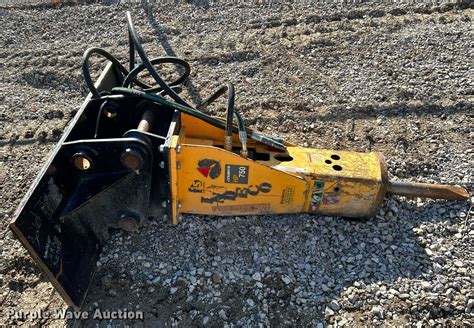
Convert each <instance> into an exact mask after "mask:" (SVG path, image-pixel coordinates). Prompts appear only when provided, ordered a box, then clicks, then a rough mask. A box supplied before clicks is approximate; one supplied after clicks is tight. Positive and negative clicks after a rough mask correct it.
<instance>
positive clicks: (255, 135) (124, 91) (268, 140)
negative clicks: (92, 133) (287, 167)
mask: <svg viewBox="0 0 474 328" xmlns="http://www.w3.org/2000/svg"><path fill="white" fill-rule="evenodd" d="M112 94H113V95H117V94H120V95H128V96H135V97H140V98H143V99H147V100H150V101H153V102H155V103H158V104H161V105H164V106H168V107H171V108H173V109H176V110H177V111H180V112H183V113H186V114H189V115H191V116H194V117H197V118H199V119H201V120H203V121H204V122H206V123H209V124H211V125H213V126H215V127H218V128H220V129H225V128H226V123H225V122H223V121H222V120H220V119H217V118H215V117H212V116H209V115H206V114H204V113H203V112H200V111H198V110H196V109H194V108H192V107H188V106H184V105H181V104H178V103H176V102H172V101H169V100H167V99H165V98H163V97H162V96H160V95H157V94H152V93H146V92H143V91H140V90H135V89H128V88H120V87H119V88H113V89H112ZM239 116H240V115H239ZM240 121H241V123H243V120H242V118H240ZM232 131H233V132H235V133H238V132H239V130H238V128H236V127H232ZM250 137H251V138H252V139H254V140H257V141H260V142H262V143H264V144H266V145H268V146H271V147H274V148H277V149H282V150H286V147H285V145H284V144H283V143H282V142H280V141H278V140H276V139H275V138H272V137H269V136H266V135H264V134H262V133H259V132H257V131H252V132H251V133H250Z"/></svg>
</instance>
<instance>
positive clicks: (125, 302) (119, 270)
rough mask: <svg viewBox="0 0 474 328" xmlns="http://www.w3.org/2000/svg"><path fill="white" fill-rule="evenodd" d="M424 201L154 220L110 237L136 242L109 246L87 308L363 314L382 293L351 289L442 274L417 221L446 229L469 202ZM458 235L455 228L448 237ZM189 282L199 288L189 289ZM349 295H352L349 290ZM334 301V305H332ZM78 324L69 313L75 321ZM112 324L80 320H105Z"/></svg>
mask: <svg viewBox="0 0 474 328" xmlns="http://www.w3.org/2000/svg"><path fill="white" fill-rule="evenodd" d="M425 204H426V205H422V206H417V205H416V204H415V203H414V202H409V203H404V204H402V205H400V204H399V203H398V202H396V201H395V200H393V199H390V200H388V201H386V204H385V206H384V210H383V211H382V213H381V214H382V215H380V216H379V217H378V218H374V219H371V220H367V221H356V220H344V219H341V218H332V217H321V216H315V215H314V216H313V215H308V214H297V215H276V216H266V217H247V218H230V217H229V218H212V217H196V216H193V217H191V216H186V217H185V219H184V221H183V223H182V224H180V225H178V226H176V227H171V226H169V225H162V224H152V225H151V227H149V228H147V229H141V230H140V232H139V233H138V234H137V235H134V236H131V237H127V235H126V234H124V233H119V234H118V235H115V236H114V237H113V239H114V242H113V243H112V244H114V243H115V242H117V240H118V239H120V240H122V239H124V240H130V243H129V244H127V245H126V246H124V244H122V243H121V242H120V243H119V244H120V245H121V246H116V245H114V246H112V248H109V249H108V251H107V252H108V253H109V254H108V255H107V256H109V257H110V258H111V259H112V260H109V261H108V262H106V263H105V264H103V265H102V266H101V267H100V268H99V269H98V272H97V275H96V277H95V279H94V281H93V283H92V285H91V287H90V291H89V294H88V297H87V300H86V304H85V305H84V307H83V309H84V310H85V311H94V309H96V308H99V309H102V310H104V309H109V310H113V309H124V308H127V309H139V310H141V311H144V316H145V321H144V322H142V321H140V322H137V321H132V320H129V321H126V322H123V321H121V322H120V324H124V323H126V324H133V325H137V324H138V326H142V324H143V325H144V326H153V327H156V326H163V325H164V324H165V323H166V324H167V325H169V324H170V322H172V321H173V320H174V321H175V322H176V323H178V325H179V326H182V327H191V326H193V327H194V326H201V325H202V322H203V320H205V319H204V318H206V317H208V319H209V322H208V325H210V326H211V327H212V326H222V324H223V322H224V321H227V322H232V323H234V324H236V323H238V321H239V320H240V319H241V318H243V317H244V318H247V319H249V318H251V320H253V321H251V322H253V324H252V325H254V326H255V325H256V324H257V322H258V321H259V320H261V319H260V318H259V315H260V314H261V313H265V317H264V319H263V321H262V322H266V324H267V325H270V326H272V327H273V326H287V325H289V324H292V325H297V326H309V325H314V324H315V323H317V322H324V318H325V312H326V313H327V311H332V310H328V309H327V308H328V307H332V308H334V309H335V312H337V308H338V307H340V308H342V309H344V311H345V312H358V311H361V312H362V308H365V309H367V307H369V308H370V307H371V306H373V304H378V303H377V302H376V301H375V299H376V297H375V292H373V294H374V299H370V293H369V298H364V297H363V295H358V294H357V293H354V294H353V295H349V297H348V296H347V289H348V288H350V287H352V286H357V288H356V289H358V290H359V293H362V292H365V289H366V286H369V285H372V289H373V284H377V283H381V284H383V285H388V288H387V289H389V288H390V285H393V283H394V282H395V281H398V280H400V279H403V278H408V279H417V280H419V281H428V282H430V283H433V284H434V276H435V275H436V274H443V269H442V264H443V263H442V262H443V261H445V260H446V259H445V258H444V257H443V258H433V259H432V258H430V256H428V255H427V253H426V251H425V249H424V247H423V243H424V242H425V241H424V240H423V238H422V237H419V236H417V235H416V234H415V232H414V228H419V227H420V226H423V224H428V225H430V224H433V223H437V222H443V223H446V227H447V228H448V226H449V224H447V223H448V221H450V220H459V219H456V218H454V219H450V218H449V217H450V215H449V214H450V212H453V211H454V212H456V213H457V211H459V209H460V208H461V207H462V206H464V205H459V203H454V202H451V203H446V202H442V203H441V202H428V203H425ZM441 208H443V209H446V212H444V210H441V211H440V210H439V209H441ZM439 213H442V214H439ZM415 230H416V229H415ZM454 233H455V232H451V231H449V229H447V230H445V231H444V232H442V234H444V235H443V236H441V237H442V238H446V237H449V235H452V234H454ZM441 237H440V238H441ZM127 238H128V239H127ZM114 247H116V248H117V249H118V248H120V249H119V250H117V249H115V250H114V249H113V248H114ZM115 252H117V254H118V255H114V253H115ZM111 253H112V254H111ZM124 254H128V255H124ZM137 254H140V256H139V257H138V260H137ZM114 257H118V259H115V260H113V258H114ZM125 257H126V258H125ZM141 257H143V258H146V261H148V262H149V263H151V269H144V268H143V260H142V259H140V258H141ZM212 262H214V263H212ZM216 263H217V264H216ZM435 263H437V264H435ZM161 264H164V265H163V268H165V270H166V268H168V270H167V271H168V272H167V273H166V272H165V273H164V274H161V273H160V272H159V271H160V270H161V271H162V269H159V267H158V266H159V265H161ZM146 266H149V264H147V265H146ZM160 267H161V266H160ZM153 268H156V269H155V270H153ZM196 268H203V272H204V273H205V272H218V273H219V276H218V278H216V277H215V275H214V274H213V275H212V276H210V275H205V274H203V273H201V274H199V271H198V273H197V274H196V275H195V278H196V279H197V280H198V281H201V283H200V284H199V283H198V284H196V283H194V284H191V283H190V280H194V278H190V276H193V274H192V273H191V272H193V270H194V271H196ZM255 272H260V273H261V280H260V282H259V284H257V281H256V280H255V279H254V277H253V274H254V273H255ZM162 273H163V272H162ZM156 276H160V277H161V278H160V279H158V281H159V282H153V281H152V280H154V279H155V280H156V278H154V277H156ZM229 277H230V278H229ZM166 279H170V280H169V281H170V283H169V284H168V285H167V286H166V284H163V282H164V281H166ZM191 285H194V286H195V287H192V288H191V289H190V286H191ZM259 285H260V286H259ZM399 285H400V284H398V287H399ZM375 287H376V290H378V287H377V286H375ZM190 290H191V292H190ZM409 292H410V291H409V290H407V291H403V290H400V291H399V293H400V294H399V295H397V294H395V295H396V297H395V299H396V300H398V302H399V303H398V305H396V306H402V308H406V311H408V312H407V313H409V311H410V307H411V305H407V304H404V303H403V302H405V299H406V297H407V296H406V295H408V294H407V293H409ZM344 293H345V294H346V296H345V297H343V298H341V295H342V294H344ZM377 293H378V291H377ZM397 293H398V292H397ZM359 296H361V298H359ZM365 297H367V296H365ZM377 299H379V300H380V298H379V297H377ZM263 300H265V302H264V301H263ZM334 301H337V303H336V305H334V304H331V303H334ZM400 302H401V303H400ZM400 304H402V305H400ZM403 304H404V305H403ZM389 306H390V303H389ZM418 307H419V308H420V307H423V305H422V304H419V306H418ZM425 310H426V311H428V312H431V311H434V312H433V316H439V315H440V314H438V313H437V312H436V311H438V310H439V308H438V309H436V307H434V308H426V309H425ZM446 315H450V314H449V313H448V314H446ZM265 320H267V321H265ZM369 320H370V319H369ZM112 322H116V321H112ZM241 322H242V321H241ZM244 322H248V321H244ZM369 322H370V321H369ZM74 323H75V322H74V321H70V322H69V326H73V325H74ZM108 323H110V321H109V320H102V321H94V320H89V321H86V322H84V321H82V322H81V324H86V325H93V324H94V325H95V324H98V325H99V326H103V327H105V326H106V325H107V324H108Z"/></svg>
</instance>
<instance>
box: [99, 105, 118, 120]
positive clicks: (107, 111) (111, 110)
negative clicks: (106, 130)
mask: <svg viewBox="0 0 474 328" xmlns="http://www.w3.org/2000/svg"><path fill="white" fill-rule="evenodd" d="M102 112H103V113H104V115H105V116H107V117H108V118H114V117H115V116H117V111H116V110H115V108H113V107H112V106H105V107H104V109H103V110H102Z"/></svg>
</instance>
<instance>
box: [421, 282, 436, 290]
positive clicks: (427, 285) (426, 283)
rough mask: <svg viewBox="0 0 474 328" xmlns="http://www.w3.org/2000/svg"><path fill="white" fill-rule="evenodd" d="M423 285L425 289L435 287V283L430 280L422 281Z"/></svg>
mask: <svg viewBox="0 0 474 328" xmlns="http://www.w3.org/2000/svg"><path fill="white" fill-rule="evenodd" d="M421 287H422V288H423V289H424V290H427V291H428V290H431V289H432V288H433V285H432V284H431V283H430V282H428V281H422V282H421Z"/></svg>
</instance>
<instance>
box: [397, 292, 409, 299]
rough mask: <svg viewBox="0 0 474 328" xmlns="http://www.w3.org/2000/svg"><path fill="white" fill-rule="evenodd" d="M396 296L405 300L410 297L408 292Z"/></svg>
mask: <svg viewBox="0 0 474 328" xmlns="http://www.w3.org/2000/svg"><path fill="white" fill-rule="evenodd" d="M398 297H399V298H400V299H402V300H407V299H409V298H410V294H407V293H402V294H400V295H398Z"/></svg>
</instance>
